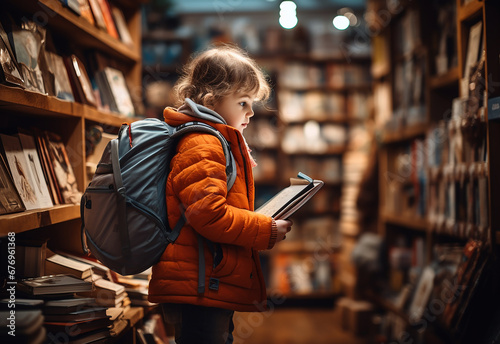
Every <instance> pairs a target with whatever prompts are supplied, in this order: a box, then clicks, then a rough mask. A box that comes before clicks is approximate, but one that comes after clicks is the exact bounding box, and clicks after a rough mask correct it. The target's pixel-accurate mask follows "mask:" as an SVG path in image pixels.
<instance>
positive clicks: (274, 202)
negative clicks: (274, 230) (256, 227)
mask: <svg viewBox="0 0 500 344" xmlns="http://www.w3.org/2000/svg"><path fill="white" fill-rule="evenodd" d="M323 185H324V182H323V181H321V180H314V181H313V182H308V181H307V180H304V179H297V178H290V186H288V187H287V188H285V189H283V190H281V191H280V192H278V193H277V194H276V195H275V196H274V197H273V198H271V199H270V200H269V201H267V202H266V203H265V204H264V205H262V206H261V207H260V208H258V209H257V210H255V212H257V213H259V214H264V215H267V216H271V217H273V218H275V219H286V218H288V217H289V216H291V215H292V214H293V213H295V212H296V211H297V210H298V209H300V208H301V207H302V206H303V205H304V204H305V203H306V202H307V201H308V200H309V199H311V197H312V196H314V194H316V192H318V190H319V189H320V188H321V187H322V186H323Z"/></svg>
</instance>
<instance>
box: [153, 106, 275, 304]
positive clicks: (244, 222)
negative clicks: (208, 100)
mask: <svg viewBox="0 0 500 344" xmlns="http://www.w3.org/2000/svg"><path fill="white" fill-rule="evenodd" d="M193 104H194V103H193ZM198 106H199V105H198ZM188 113H190V114H191V116H190V115H188V114H186V113H181V112H178V111H176V110H174V109H171V108H167V109H165V111H164V117H165V121H166V122H167V123H169V124H171V125H175V126H178V125H180V124H182V123H185V122H188V121H193V120H197V121H200V122H204V123H207V124H210V125H212V126H213V127H215V128H216V129H217V130H219V131H220V132H221V133H222V135H223V136H224V137H225V138H226V140H227V141H228V142H229V144H230V146H231V151H232V152H233V155H234V158H235V160H236V169H237V177H236V181H235V183H234V185H233V187H232V189H231V190H230V192H229V193H227V186H226V172H225V162H226V158H225V156H224V153H223V150H222V146H221V143H220V141H219V139H217V138H216V137H215V136H213V135H210V134H205V133H189V134H187V135H185V136H183V137H182V138H181V140H180V141H179V144H178V145H177V154H176V155H175V156H174V158H173V159H172V162H171V168H172V169H171V172H170V174H169V176H168V180H167V207H168V212H169V216H168V219H169V224H170V226H171V228H173V226H174V225H175V224H176V223H177V221H178V219H179V218H180V216H181V208H183V209H184V211H185V217H186V220H187V224H186V225H185V226H184V227H183V228H182V230H181V232H180V235H179V237H178V238H177V240H176V241H175V243H174V244H170V245H168V246H167V248H166V249H165V252H164V253H163V255H162V256H161V259H160V261H159V262H158V263H157V264H156V265H154V266H153V273H152V278H151V281H150V284H149V301H151V302H156V303H187V304H195V305H201V306H207V307H219V308H226V309H231V310H235V311H259V310H260V311H262V310H264V309H265V304H266V287H265V283H264V278H263V274H262V270H261V267H260V262H259V256H258V253H257V251H259V250H265V249H269V248H271V247H272V246H273V245H274V242H273V239H272V238H273V237H274V238H275V234H274V235H271V234H272V219H271V218H270V217H268V216H264V215H261V214H257V213H254V212H253V210H254V183H253V175H252V168H251V165H250V158H249V154H248V151H247V147H246V143H245V141H244V139H243V136H242V135H241V133H240V132H239V131H237V130H236V129H234V128H232V127H230V126H228V125H225V124H222V123H214V122H211V121H208V120H202V119H199V118H196V117H192V116H193V113H192V112H189V111H188ZM274 231H275V230H274ZM196 233H199V234H200V235H201V236H202V237H204V238H205V239H207V240H205V246H204V256H205V286H206V287H205V291H204V292H203V293H198V290H197V288H198V237H197V235H196ZM274 240H275V239H274ZM212 243H213V244H212ZM213 252H217V254H216V255H215V256H214V254H213ZM221 253H222V254H221ZM214 257H215V258H214Z"/></svg>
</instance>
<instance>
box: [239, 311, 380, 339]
mask: <svg viewBox="0 0 500 344" xmlns="http://www.w3.org/2000/svg"><path fill="white" fill-rule="evenodd" d="M234 325H235V328H234V332H233V334H234V344H334V343H335V344H371V343H373V342H372V341H370V340H369V339H368V338H367V337H364V338H363V337H356V336H354V335H352V334H350V333H348V332H346V331H343V330H342V329H341V326H340V315H339V312H338V311H337V310H336V309H323V308H321V309H308V308H293V309H290V308H282V309H274V310H271V311H269V312H267V313H235V315H234Z"/></svg>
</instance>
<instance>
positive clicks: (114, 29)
mask: <svg viewBox="0 0 500 344" xmlns="http://www.w3.org/2000/svg"><path fill="white" fill-rule="evenodd" d="M60 1H61V2H62V3H63V4H64V5H65V6H67V7H68V8H69V9H71V10H72V11H73V12H74V13H75V14H77V15H79V16H81V17H82V18H85V19H86V20H87V21H88V22H89V23H90V24H91V25H93V26H96V27H98V28H99V29H101V30H103V31H104V32H107V33H108V34H109V35H110V36H112V37H113V38H115V39H117V40H120V41H121V42H123V43H125V44H127V45H130V46H132V45H133V44H134V43H133V41H132V37H131V36H130V32H129V30H128V27H127V23H126V21H125V16H124V15H123V12H122V10H121V9H120V8H119V7H117V6H115V5H114V4H113V3H110V2H109V1H108V0H60Z"/></svg>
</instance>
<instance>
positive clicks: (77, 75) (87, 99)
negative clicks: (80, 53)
mask: <svg viewBox="0 0 500 344" xmlns="http://www.w3.org/2000/svg"><path fill="white" fill-rule="evenodd" d="M64 63H65V65H66V70H67V71H68V75H69V80H70V84H71V87H72V89H73V94H74V95H75V96H76V101H78V102H80V103H82V104H88V105H92V106H96V105H97V102H96V98H95V95H94V90H93V88H92V83H91V82H90V78H89V76H88V74H87V70H86V68H85V65H84V64H83V62H82V60H80V59H79V58H78V57H77V56H76V55H74V54H73V55H71V56H67V57H66V58H65V59H64Z"/></svg>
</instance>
